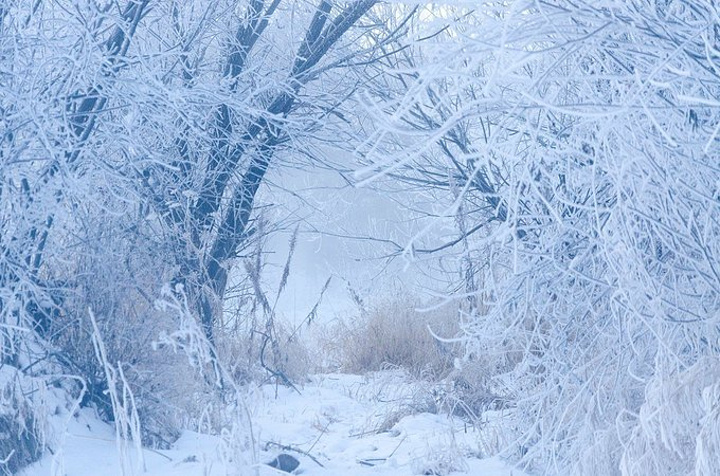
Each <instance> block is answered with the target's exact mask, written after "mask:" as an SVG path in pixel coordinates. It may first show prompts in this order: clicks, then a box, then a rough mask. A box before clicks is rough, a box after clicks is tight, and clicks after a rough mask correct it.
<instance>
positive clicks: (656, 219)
mask: <svg viewBox="0 0 720 476" xmlns="http://www.w3.org/2000/svg"><path fill="white" fill-rule="evenodd" d="M435 14H436V15H437V16H442V17H444V18H447V17H448V16H451V17H452V18H454V19H456V20H455V23H454V25H453V26H452V27H450V28H449V29H448V30H447V31H446V34H445V35H441V36H436V37H434V38H433V41H423V42H420V43H418V45H417V46H416V48H418V49H419V50H420V54H419V55H416V57H415V58H413V59H412V61H406V62H404V63H403V64H398V65H397V67H396V68H395V72H396V74H395V76H388V77H394V78H395V82H394V85H393V87H392V88H386V89H385V92H384V94H375V95H374V96H373V99H372V100H371V101H368V103H369V104H370V106H369V107H373V108H374V109H375V110H376V111H381V112H379V113H378V120H377V121H376V125H377V130H378V132H377V134H376V138H375V141H374V142H370V143H369V145H368V146H367V147H366V148H365V149H363V150H362V151H363V152H364V156H363V159H364V162H365V168H364V169H363V171H362V172H361V174H362V175H361V176H363V177H372V176H373V174H375V175H376V176H377V177H378V178H377V179H378V180H380V179H386V178H388V177H390V178H396V179H398V180H400V181H402V182H404V183H413V184H415V185H417V187H426V188H427V189H428V190H429V191H428V194H429V196H435V195H437V194H438V193H440V191H444V192H445V196H446V197H450V200H451V202H452V203H451V205H449V206H448V207H447V211H446V213H445V216H453V215H455V214H457V213H458V212H459V211H462V210H464V211H463V216H464V219H465V220H466V225H465V227H464V229H463V228H460V229H459V230H458V232H457V233H456V234H455V236H454V237H450V238H448V239H446V240H442V241H438V242H436V243H435V244H433V245H431V246H426V247H424V250H418V249H417V247H414V246H413V247H408V249H407V254H408V255H409V256H412V255H413V254H415V255H419V254H420V253H419V251H426V252H434V253H440V252H443V253H453V252H454V253H456V254H457V255H459V256H468V250H469V252H470V256H473V260H474V261H475V262H476V264H477V266H478V267H482V268H483V270H484V273H483V276H482V279H481V280H480V282H481V283H482V288H481V289H480V290H479V292H478V298H479V299H481V301H482V304H483V305H482V306H478V307H477V312H476V313H475V314H473V315H470V316H466V318H465V330H466V335H467V338H468V339H467V343H468V355H469V358H472V359H481V360H484V361H486V362H487V366H488V369H489V371H490V372H492V373H494V379H493V385H494V387H495V388H494V390H495V391H496V392H498V393H500V394H501V395H504V396H505V397H506V398H507V399H509V400H511V401H513V402H514V405H515V409H514V410H513V411H512V414H513V417H514V418H515V422H514V423H512V424H511V425H509V427H513V428H515V429H516V430H515V431H509V432H508V435H507V438H508V439H507V443H508V444H507V447H506V451H507V452H510V453H513V452H514V453H515V455H516V456H517V457H519V458H522V459H523V461H525V462H526V463H527V464H532V465H536V467H537V468H541V469H542V470H544V471H547V472H559V473H561V474H564V473H567V472H569V473H572V474H616V473H617V474H620V473H622V474H681V473H691V472H696V474H708V475H709V474H715V473H717V471H718V467H717V461H718V452H717V451H718V443H719V442H720V439H719V437H720V435H719V434H718V431H717V428H718V427H719V426H718V415H719V414H718V410H717V409H718V400H717V394H718V393H717V392H718V380H717V370H718V367H719V366H720V355H719V352H720V345H719V343H720V322H718V316H720V295H719V294H718V290H719V289H720V275H719V274H718V269H719V268H718V264H719V263H718V260H719V259H720V228H719V227H718V223H719V222H718V219H719V218H720V200H719V199H718V197H719V195H718V193H720V192H719V189H718V183H719V180H720V170H719V169H718V167H717V160H716V156H717V151H718V145H719V144H720V138H718V131H719V130H720V127H719V126H718V124H719V123H720V115H719V111H718V105H719V103H718V98H719V97H720V68H719V66H720V23H719V20H718V16H717V11H716V7H715V5H714V4H712V2H702V1H699V2H691V3H688V2H679V1H678V2H674V1H667V2H653V1H638V2H624V1H612V0H608V1H603V2H582V1H581V2H569V1H568V2H565V1H559V2H540V1H513V2H504V3H490V4H486V5H484V6H483V7H477V8H475V9H474V10H473V11H468V10H463V8H461V7H457V8H453V7H452V6H447V7H438V9H436V10H435ZM421 17H422V15H421ZM425 18H432V15H431V14H430V13H428V14H427V15H426V16H425ZM399 83H400V84H399ZM379 90H381V91H382V90H383V88H379ZM379 151H381V152H379ZM378 152H379V153H378ZM438 221H440V220H438ZM439 226H440V227H445V226H446V225H445V223H444V222H442V224H440V225H439ZM429 236H432V235H429ZM436 236H437V235H436Z"/></svg>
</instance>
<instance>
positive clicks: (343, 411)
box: [22, 373, 523, 476]
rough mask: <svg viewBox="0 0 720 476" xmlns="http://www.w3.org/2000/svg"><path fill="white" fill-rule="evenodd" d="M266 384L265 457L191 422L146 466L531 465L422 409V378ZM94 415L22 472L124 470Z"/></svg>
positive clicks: (465, 468) (440, 470) (87, 475)
mask: <svg viewBox="0 0 720 476" xmlns="http://www.w3.org/2000/svg"><path fill="white" fill-rule="evenodd" d="M260 392H261V394H260V395H257V396H256V397H255V398H253V399H252V401H253V403H252V405H253V407H252V408H250V411H251V413H252V415H253V427H254V437H255V440H256V442H257V443H258V447H259V449H260V451H259V452H258V454H257V455H256V458H257V460H256V461H257V463H255V464H252V463H251V462H248V464H237V463H228V462H227V460H228V458H226V457H223V454H227V445H224V444H223V441H222V439H220V438H218V437H212V436H207V435H202V434H198V433H194V432H189V431H188V432H185V433H184V434H183V436H182V437H181V438H180V440H178V442H177V443H176V444H175V445H174V447H173V449H172V450H168V451H162V452H153V451H148V450H145V451H144V458H145V463H146V468H147V472H146V473H145V474H147V475H150V476H171V475H172V476H175V475H177V476H179V475H187V476H194V475H198V476H200V475H203V476H206V475H207V476H215V475H217V476H221V475H225V474H240V475H245V474H247V475H252V474H258V475H260V476H265V475H278V474H287V473H283V472H280V471H278V470H276V469H273V468H270V467H269V466H267V465H265V464H262V463H266V462H269V461H271V460H272V459H273V458H274V457H275V456H277V455H278V454H279V453H280V452H285V453H287V454H290V455H292V456H294V457H296V458H297V459H298V460H299V461H300V466H299V467H298V468H297V470H295V474H302V475H305V476H315V475H317V476H321V475H322V476H328V475H333V476H335V475H348V476H355V475H387V476H390V475H393V476H403V475H421V474H442V475H446V474H470V475H477V476H511V475H512V476H521V475H522V474H523V473H522V472H520V471H519V470H516V469H515V470H513V469H512V468H510V467H509V466H508V465H506V464H505V463H503V462H502V461H500V460H498V459H496V458H490V459H480V455H481V452H482V449H481V448H482V444H481V442H482V441H483V439H482V438H483V434H482V433H481V432H479V431H477V430H476V429H474V428H472V427H470V426H467V425H465V424H464V423H463V422H462V421H461V420H459V419H457V418H454V419H451V418H448V417H447V416H444V415H437V414H432V413H416V412H417V411H418V410H419V409H421V408H419V403H418V402H417V397H416V395H417V394H418V392H417V387H413V385H412V384H409V383H406V382H403V381H402V379H399V378H397V376H396V375H394V374H392V373H387V374H381V375H376V376H373V377H372V378H367V377H359V376H351V375H323V376H317V377H314V378H313V379H312V381H311V382H310V383H308V384H306V385H305V386H304V388H301V394H298V393H296V392H295V391H293V390H291V389H288V388H283V387H281V388H277V389H276V388H275V387H273V386H266V387H263V388H262V389H261V390H260ZM276 392H277V395H276ZM414 395H415V396H414ZM90 415H91V413H90V412H87V411H85V412H81V414H80V415H79V417H78V418H74V419H72V421H71V424H70V425H69V427H68V430H67V432H66V433H65V444H64V447H63V448H62V450H61V451H56V454H55V455H54V456H47V457H46V458H45V459H44V460H42V461H41V462H40V463H38V464H36V465H34V466H32V467H31V468H29V469H27V470H26V471H25V472H24V473H22V476H46V475H52V476H91V475H92V476H94V475H98V476H99V475H120V474H121V470H120V464H119V457H118V449H117V445H116V443H115V442H114V440H113V435H114V433H113V431H112V429H111V428H110V427H108V426H107V425H105V424H102V423H101V422H99V421H97V420H95V419H93V418H92V417H91V416H90ZM379 430H380V431H379ZM282 447H285V450H282ZM302 452H305V453H306V454H303V453H302ZM129 453H131V454H132V453H133V448H132V447H131V448H130V449H129ZM247 459H248V460H250V459H251V456H248V457H247Z"/></svg>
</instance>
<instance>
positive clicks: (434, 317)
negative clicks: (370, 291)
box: [324, 295, 459, 380]
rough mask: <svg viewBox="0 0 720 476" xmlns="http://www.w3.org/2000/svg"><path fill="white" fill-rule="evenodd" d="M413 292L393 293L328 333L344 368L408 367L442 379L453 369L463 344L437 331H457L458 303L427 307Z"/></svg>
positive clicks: (330, 349) (329, 346) (329, 343)
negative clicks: (421, 308) (439, 338)
mask: <svg viewBox="0 0 720 476" xmlns="http://www.w3.org/2000/svg"><path fill="white" fill-rule="evenodd" d="M420 307H421V306H420V303H419V301H418V300H416V299H413V298H411V297H409V296H407V295H404V296H400V297H396V298H387V299H384V300H381V301H379V302H378V303H377V304H375V305H373V306H371V307H370V309H369V310H368V311H367V312H366V313H363V314H361V315H360V316H359V317H357V318H355V319H353V320H352V321H338V322H337V323H336V324H335V325H334V326H332V328H331V329H330V331H329V333H330V337H329V338H327V337H326V338H325V339H324V340H325V348H326V349H328V352H330V353H331V354H335V356H336V360H337V361H338V362H339V364H340V365H339V366H340V369H341V370H342V371H346V372H353V373H362V372H369V371H376V370H382V369H383V368H386V367H388V366H397V367H402V368H404V369H405V370H407V371H408V372H409V373H410V374H411V375H413V376H415V377H422V378H426V379H430V380H439V379H442V378H443V377H445V376H447V375H448V374H449V373H450V371H452V369H453V362H454V360H455V358H456V356H457V355H458V351H459V347H458V346H457V345H453V344H450V343H447V342H442V341H440V340H438V339H437V338H435V337H434V336H433V333H434V334H435V335H437V336H440V337H455V336H456V335H457V332H458V324H457V311H458V308H457V305H455V307H443V308H438V309H434V310H431V311H421V310H420Z"/></svg>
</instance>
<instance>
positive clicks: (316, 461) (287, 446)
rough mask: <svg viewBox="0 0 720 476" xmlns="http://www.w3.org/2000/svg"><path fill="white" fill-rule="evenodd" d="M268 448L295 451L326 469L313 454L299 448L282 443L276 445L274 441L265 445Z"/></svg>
mask: <svg viewBox="0 0 720 476" xmlns="http://www.w3.org/2000/svg"><path fill="white" fill-rule="evenodd" d="M268 446H275V447H277V448H280V449H281V450H285V451H294V452H295V453H300V454H301V455H304V456H307V457H308V458H310V459H311V460H313V461H314V462H315V463H316V464H317V465H318V466H320V467H321V468H324V467H325V466H324V465H323V464H322V463H321V462H320V461H318V460H317V458H315V457H314V456H313V455H311V454H310V453H308V452H307V451H304V450H301V449H300V448H297V447H295V446H291V445H283V444H281V443H275V442H274V441H268V442H267V443H265V448H267V447H268Z"/></svg>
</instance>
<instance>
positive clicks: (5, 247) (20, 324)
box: [0, 0, 401, 457]
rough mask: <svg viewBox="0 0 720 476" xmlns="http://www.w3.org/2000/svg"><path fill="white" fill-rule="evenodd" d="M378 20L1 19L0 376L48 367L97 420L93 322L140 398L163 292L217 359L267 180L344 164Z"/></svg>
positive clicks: (301, 9)
mask: <svg viewBox="0 0 720 476" xmlns="http://www.w3.org/2000/svg"><path fill="white" fill-rule="evenodd" d="M375 4H376V0H359V1H349V2H342V1H330V0H318V1H289V0H287V1H281V0H248V1H242V2H236V1H229V0H228V1H204V0H194V1H154V0H127V1H122V2H113V1H107V2H104V1H99V2H98V1H92V0H88V1H85V0H79V1H78V0H68V1H62V0H61V1H52V2H50V1H42V0H41V1H29V0H27V1H26V0H10V1H6V2H3V3H2V6H0V226H1V227H2V234H1V235H0V342H1V349H0V351H1V352H2V355H1V357H2V362H3V363H5V364H10V365H11V366H13V368H29V369H34V370H38V369H39V368H40V367H41V366H40V365H38V364H37V362H38V361H43V359H49V360H52V361H54V362H57V363H59V364H61V365H63V366H65V367H66V368H69V370H70V371H71V372H77V373H80V374H83V377H84V378H85V379H86V381H87V383H88V384H89V396H90V398H91V399H92V398H96V400H97V401H96V403H98V404H100V403H99V402H100V401H101V400H102V398H103V396H102V395H103V394H105V393H106V392H104V390H105V389H104V387H103V385H105V383H106V382H104V380H103V379H104V378H105V377H104V376H105V374H104V373H103V372H104V371H105V370H104V368H103V367H101V366H99V364H98V362H95V363H94V364H92V363H91V361H93V358H92V356H93V355H94V354H93V353H92V348H93V342H94V341H91V340H90V334H92V333H93V332H94V331H95V330H94V327H91V326H90V322H89V321H88V320H87V319H88V313H87V310H88V307H89V308H91V309H92V310H93V313H94V315H95V316H97V321H98V323H99V326H98V330H99V331H100V332H101V333H103V334H104V336H103V337H104V340H105V344H106V348H107V350H108V353H109V354H110V355H109V357H108V358H109V359H110V360H111V362H112V363H113V365H114V364H115V363H116V362H118V361H121V362H122V363H124V364H127V365H129V366H131V367H132V366H135V367H136V370H138V372H137V373H136V374H135V375H137V376H138V378H141V377H140V376H141V375H147V373H143V372H142V371H141V370H142V369H141V367H142V365H144V364H143V362H145V365H150V364H148V361H143V359H150V360H151V358H150V357H148V355H149V354H144V353H142V352H140V349H141V348H145V347H147V346H149V344H150V342H149V341H150V340H152V336H154V335H156V334H157V333H158V332H159V331H161V330H171V329H169V326H171V324H172V322H171V321H169V320H168V318H167V316H165V317H161V316H162V313H160V312H159V311H157V310H155V309H154V308H153V302H154V301H155V300H156V298H157V297H158V293H159V290H160V289H161V287H162V285H163V284H164V283H171V288H172V290H173V292H175V293H176V294H175V295H174V296H173V297H172V299H178V300H179V301H180V302H187V310H188V311H189V312H190V313H191V314H192V315H193V316H194V318H195V319H196V320H197V322H198V324H199V327H200V329H201V330H202V332H203V334H204V338H205V339H206V340H207V341H208V342H209V343H210V344H211V347H212V344H215V343H217V340H218V338H217V333H218V331H219V330H222V324H223V319H222V316H223V305H224V302H225V299H224V298H225V296H226V290H227V288H228V280H229V277H230V276H231V274H232V272H233V270H237V272H236V273H235V276H236V277H237V276H239V277H238V278H237V279H238V280H242V275H243V273H244V271H243V267H242V266H240V267H238V266H236V265H237V264H238V263H239V262H241V261H242V260H243V259H245V258H247V257H251V256H254V255H255V254H256V253H257V249H258V247H257V246H256V243H257V241H258V240H260V239H261V238H262V235H263V234H264V230H265V228H263V227H261V226H258V223H259V222H258V217H259V212H258V210H259V209H260V208H262V207H261V206H260V205H261V202H263V203H270V202H271V200H272V193H271V191H270V189H269V188H267V189H266V190H265V192H263V185H264V184H265V182H266V177H267V174H268V171H269V170H270V169H272V168H273V167H274V168H276V170H281V169H282V168H291V167H310V166H312V165H313V164H317V163H320V162H322V161H323V160H325V159H324V157H323V153H325V152H327V150H329V148H331V147H338V146H343V147H344V148H346V149H349V148H351V147H352V145H351V142H352V140H354V139H353V138H354V136H355V134H351V133H350V131H349V129H348V124H349V120H348V119H346V116H345V114H344V108H345V102H346V99H347V98H348V97H350V96H351V95H352V94H353V93H354V91H355V89H356V88H357V84H358V81H359V78H357V77H352V79H349V78H350V76H349V75H347V74H346V73H347V71H351V70H353V69H354V68H362V67H363V64H366V63H368V62H370V63H371V62H373V61H375V59H376V58H377V57H378V56H379V55H381V54H383V53H382V52H381V48H380V46H381V45H382V44H383V43H384V42H386V41H389V39H390V38H393V37H395V36H397V35H399V34H401V32H390V33H387V34H385V33H383V34H378V32H379V31H383V32H385V29H383V28H380V27H381V26H382V25H381V22H382V21H383V19H382V16H380V15H373V16H372V17H368V16H367V13H368V12H369V11H370V10H371V9H372V8H373V7H374V6H375ZM379 22H380V23H379ZM263 193H265V194H266V195H265V199H263V198H262V197H261V195H262V194H263ZM185 299H186V301H183V300H185ZM143 346H145V347H143ZM92 365H95V367H94V368H93V369H88V367H89V366H92ZM152 365H154V364H152ZM152 365H150V366H152ZM127 374H128V375H131V373H130V372H127ZM138 382H140V383H142V382H141V380H138V381H135V383H138ZM95 383H96V384H97V385H96V386H94V384H95ZM145 383H147V385H145ZM151 383H152V382H144V383H143V384H142V385H140V384H138V386H137V387H140V388H143V389H147V388H157V386H153V385H155V384H156V383H157V382H154V383H152V385H151ZM137 387H136V388H137ZM150 393H152V392H150ZM148 398H149V397H148ZM106 400H107V398H106ZM106 403H107V402H106ZM105 409H106V410H108V411H111V409H110V408H109V407H107V405H106V408H105ZM108 416H109V415H108ZM0 457H4V455H0Z"/></svg>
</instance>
